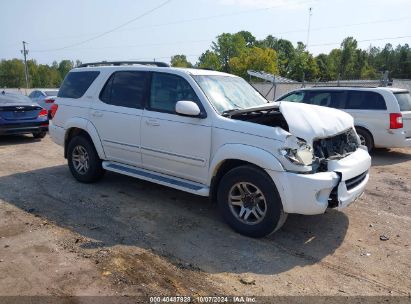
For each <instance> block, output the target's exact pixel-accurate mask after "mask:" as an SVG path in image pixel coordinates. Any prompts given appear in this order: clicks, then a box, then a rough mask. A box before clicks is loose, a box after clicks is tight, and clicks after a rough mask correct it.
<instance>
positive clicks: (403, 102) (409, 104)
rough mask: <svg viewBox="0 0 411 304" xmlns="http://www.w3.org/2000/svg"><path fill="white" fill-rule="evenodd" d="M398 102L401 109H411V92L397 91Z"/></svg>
mask: <svg viewBox="0 0 411 304" xmlns="http://www.w3.org/2000/svg"><path fill="white" fill-rule="evenodd" d="M394 95H395V97H396V98H397V101H398V104H399V105H400V111H401V112H403V111H411V95H410V92H404V93H395V94H394Z"/></svg>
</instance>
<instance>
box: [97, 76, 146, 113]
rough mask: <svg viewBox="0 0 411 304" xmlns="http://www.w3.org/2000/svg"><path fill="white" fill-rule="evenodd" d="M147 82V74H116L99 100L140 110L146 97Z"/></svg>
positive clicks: (105, 87)
mask: <svg viewBox="0 0 411 304" xmlns="http://www.w3.org/2000/svg"><path fill="white" fill-rule="evenodd" d="M149 81H150V74H149V73H148V72H138V71H122V72H116V73H114V74H113V75H112V76H111V77H110V79H109V80H108V81H107V83H106V85H105V86H104V88H103V90H102V91H101V94H100V100H101V101H103V102H104V103H107V104H111V105H114V106H119V107H126V108H135V109H141V108H143V105H144V104H145V101H146V99H147V96H148V90H149Z"/></svg>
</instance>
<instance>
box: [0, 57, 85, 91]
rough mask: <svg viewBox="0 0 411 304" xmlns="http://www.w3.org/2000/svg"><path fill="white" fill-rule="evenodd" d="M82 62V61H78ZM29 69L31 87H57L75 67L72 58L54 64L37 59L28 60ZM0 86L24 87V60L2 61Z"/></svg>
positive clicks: (0, 65)
mask: <svg viewBox="0 0 411 304" xmlns="http://www.w3.org/2000/svg"><path fill="white" fill-rule="evenodd" d="M76 64H77V65H79V64H81V62H80V61H77V62H76ZM27 67H28V71H29V86H30V87H31V88H57V87H60V85H61V82H62V81H63V79H64V77H65V76H66V74H67V73H68V72H69V71H70V70H71V69H72V68H73V67H74V63H73V62H72V61H70V60H63V61H61V62H60V63H57V62H56V61H54V62H53V63H52V65H51V66H50V65H47V64H38V63H37V62H36V61H35V60H29V61H27ZM0 87H2V88H3V87H6V88H24V87H26V81H25V76H24V62H23V60H20V59H11V60H2V61H0Z"/></svg>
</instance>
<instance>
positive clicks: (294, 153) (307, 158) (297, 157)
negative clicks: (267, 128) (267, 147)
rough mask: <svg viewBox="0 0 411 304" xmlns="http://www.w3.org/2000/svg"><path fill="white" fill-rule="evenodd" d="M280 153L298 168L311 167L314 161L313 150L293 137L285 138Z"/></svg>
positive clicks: (301, 140)
mask: <svg viewBox="0 0 411 304" xmlns="http://www.w3.org/2000/svg"><path fill="white" fill-rule="evenodd" d="M280 153H281V155H283V156H284V157H285V158H287V159H288V160H289V161H290V162H292V163H293V164H295V165H299V166H311V165H312V163H313V159H314V154H313V148H312V147H311V146H310V145H309V144H307V142H306V141H305V140H303V139H300V138H297V137H294V136H288V137H287V139H286V141H285V143H284V148H281V149H280Z"/></svg>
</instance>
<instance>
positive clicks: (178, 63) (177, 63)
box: [170, 55, 193, 68]
mask: <svg viewBox="0 0 411 304" xmlns="http://www.w3.org/2000/svg"><path fill="white" fill-rule="evenodd" d="M170 63H171V66H172V67H176V68H192V67H193V65H192V64H191V63H190V62H188V60H187V57H186V56H185V55H175V56H173V57H171V62H170Z"/></svg>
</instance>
